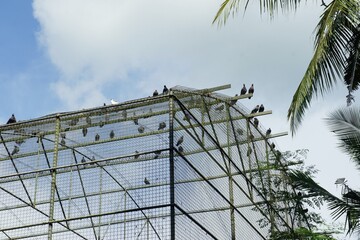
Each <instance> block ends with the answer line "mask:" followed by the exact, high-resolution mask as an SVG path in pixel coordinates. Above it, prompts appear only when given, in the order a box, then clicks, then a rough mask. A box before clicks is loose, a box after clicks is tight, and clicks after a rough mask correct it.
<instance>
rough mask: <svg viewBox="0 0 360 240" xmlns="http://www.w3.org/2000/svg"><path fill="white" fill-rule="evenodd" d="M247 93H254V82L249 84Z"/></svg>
mask: <svg viewBox="0 0 360 240" xmlns="http://www.w3.org/2000/svg"><path fill="white" fill-rule="evenodd" d="M248 93H249V94H250V93H252V94H254V84H251V87H250V88H249V91H248ZM250 98H251V97H249V99H250Z"/></svg>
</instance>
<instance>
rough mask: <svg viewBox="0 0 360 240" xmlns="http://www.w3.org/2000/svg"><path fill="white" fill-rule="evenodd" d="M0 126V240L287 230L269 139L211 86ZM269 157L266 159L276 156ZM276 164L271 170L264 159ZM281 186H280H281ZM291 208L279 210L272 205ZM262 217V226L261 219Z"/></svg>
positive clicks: (289, 221)
mask: <svg viewBox="0 0 360 240" xmlns="http://www.w3.org/2000/svg"><path fill="white" fill-rule="evenodd" d="M229 87H230V86H229V85H225V86H219V87H215V88H211V89H202V90H198V89H191V88H186V87H181V86H176V87H173V88H172V89H171V90H170V91H169V93H167V94H160V95H158V96H155V97H148V98H142V99H137V100H133V101H128V102H124V103H119V104H116V105H111V106H103V107H99V108H93V109H87V110H81V111H76V112H66V113H58V114H53V115H48V116H45V117H42V118H39V119H34V120H29V121H22V122H18V123H14V124H9V125H3V126H0V140H1V143H0V144H1V146H0V216H1V220H0V239H66V238H67V239H266V238H268V237H269V235H270V234H271V233H272V232H274V231H284V230H289V231H291V229H293V228H294V227H295V226H297V225H298V224H299V223H296V222H295V221H294V216H293V215H294V214H295V213H294V212H293V211H291V206H290V205H291V203H289V202H286V201H282V200H281V201H280V200H279V199H277V198H276V196H275V192H277V191H280V190H281V191H283V190H285V191H292V188H291V186H289V185H287V182H286V181H283V182H282V183H281V184H279V183H278V184H275V183H274V180H273V179H274V176H283V177H284V179H286V178H285V176H286V172H285V171H284V169H283V168H281V167H279V166H282V162H281V159H279V158H276V157H275V158H274V156H276V151H275V149H274V148H273V147H271V143H270V142H269V139H272V138H274V137H278V136H283V135H286V134H287V133H286V132H285V133H277V134H271V135H268V136H267V135H265V131H264V128H263V127H262V126H261V125H259V126H255V125H254V123H253V119H254V117H261V116H262V115H267V114H271V111H264V112H260V113H255V114H249V110H248V109H246V108H245V107H244V106H242V105H241V104H239V103H236V102H239V101H238V100H241V99H244V98H247V97H249V96H251V95H249V94H247V95H242V96H236V97H229V96H226V95H223V94H220V93H216V91H218V90H223V89H226V88H229ZM274 159H275V160H274ZM275 165H276V167H274V166H275ZM280 188H281V189H280ZM280 208H281V209H290V210H288V211H278V209H280ZM264 223H265V224H264Z"/></svg>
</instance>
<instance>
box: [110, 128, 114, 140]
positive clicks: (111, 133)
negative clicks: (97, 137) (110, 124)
mask: <svg viewBox="0 0 360 240" xmlns="http://www.w3.org/2000/svg"><path fill="white" fill-rule="evenodd" d="M114 137H115V133H114V130H111V132H110V138H114Z"/></svg>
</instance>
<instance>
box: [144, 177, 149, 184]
mask: <svg viewBox="0 0 360 240" xmlns="http://www.w3.org/2000/svg"><path fill="white" fill-rule="evenodd" d="M144 183H145V184H146V185H149V184H150V182H149V180H148V179H147V178H146V177H145V178H144Z"/></svg>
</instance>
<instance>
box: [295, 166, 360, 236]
mask: <svg viewBox="0 0 360 240" xmlns="http://www.w3.org/2000/svg"><path fill="white" fill-rule="evenodd" d="M289 177H290V179H291V181H292V182H293V184H294V187H295V188H296V189H299V190H302V191H306V192H307V193H308V194H309V195H313V196H321V197H323V198H324V200H325V201H326V202H327V203H328V207H329V209H330V210H331V211H332V212H331V215H332V217H333V218H334V219H335V220H336V219H338V218H339V217H341V216H344V215H345V216H346V222H347V223H348V233H351V232H352V231H354V230H358V229H359V228H360V225H359V220H360V219H359V217H360V204H359V203H356V204H353V203H350V202H348V201H344V200H342V199H340V198H338V197H336V196H334V195H332V194H331V193H330V192H328V191H327V190H326V189H324V188H322V187H321V186H320V185H319V184H317V183H316V182H315V181H314V180H313V179H312V178H311V177H309V176H308V175H306V174H304V173H303V172H301V171H291V172H290V173H289Z"/></svg>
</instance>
